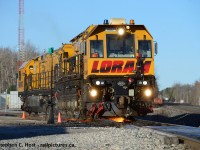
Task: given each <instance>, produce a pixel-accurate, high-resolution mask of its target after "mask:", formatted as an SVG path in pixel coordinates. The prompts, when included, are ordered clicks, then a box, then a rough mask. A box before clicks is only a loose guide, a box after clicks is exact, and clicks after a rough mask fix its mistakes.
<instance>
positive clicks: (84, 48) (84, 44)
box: [81, 42, 87, 55]
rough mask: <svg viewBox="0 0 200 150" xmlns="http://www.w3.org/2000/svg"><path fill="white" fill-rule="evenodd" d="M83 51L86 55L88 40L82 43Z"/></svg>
mask: <svg viewBox="0 0 200 150" xmlns="http://www.w3.org/2000/svg"><path fill="white" fill-rule="evenodd" d="M81 53H84V55H86V54H87V53H86V42H82V43H81Z"/></svg>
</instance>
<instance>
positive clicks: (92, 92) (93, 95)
mask: <svg viewBox="0 0 200 150" xmlns="http://www.w3.org/2000/svg"><path fill="white" fill-rule="evenodd" d="M90 95H91V96H92V97H95V96H97V90H95V89H92V90H91V91H90Z"/></svg>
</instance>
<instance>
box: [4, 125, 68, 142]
mask: <svg viewBox="0 0 200 150" xmlns="http://www.w3.org/2000/svg"><path fill="white" fill-rule="evenodd" d="M66 133H68V132H67V129H66V128H65V127H56V126H9V127H0V135H1V136H0V140H8V139H18V138H29V137H35V136H45V135H54V134H66Z"/></svg>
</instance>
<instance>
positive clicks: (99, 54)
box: [90, 40, 104, 58]
mask: <svg viewBox="0 0 200 150" xmlns="http://www.w3.org/2000/svg"><path fill="white" fill-rule="evenodd" d="M90 57H91V58H103V57H104V54H103V40H91V41H90Z"/></svg>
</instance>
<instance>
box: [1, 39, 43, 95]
mask: <svg viewBox="0 0 200 150" xmlns="http://www.w3.org/2000/svg"><path fill="white" fill-rule="evenodd" d="M24 49H25V53H24V60H25V61H27V60H30V59H31V58H33V57H35V56H38V55H39V52H38V48H37V47H36V46H34V45H33V44H32V43H31V42H30V41H28V42H26V43H25V46H24ZM17 61H18V51H17V50H16V49H13V48H10V47H0V93H4V92H5V91H6V90H7V91H8V93H9V91H12V90H16V89H17Z"/></svg>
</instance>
